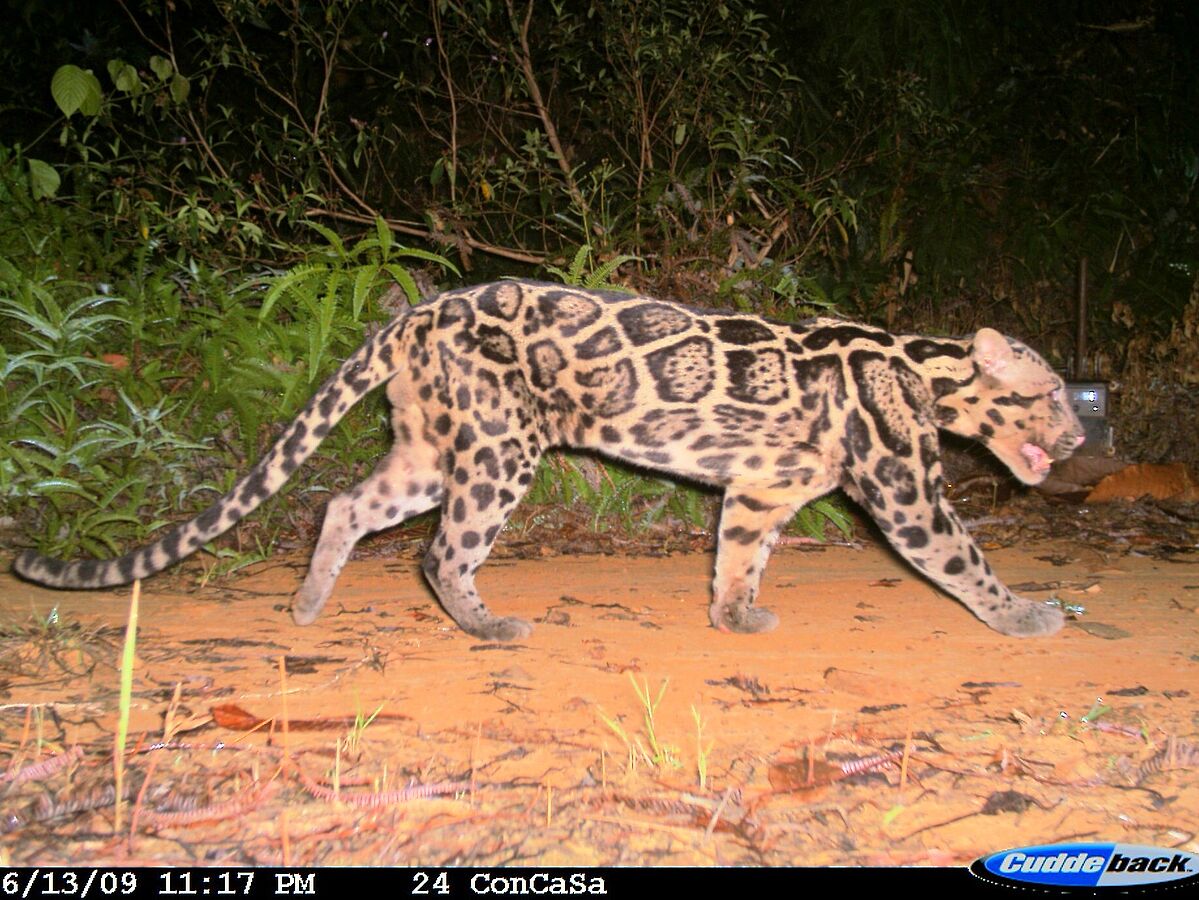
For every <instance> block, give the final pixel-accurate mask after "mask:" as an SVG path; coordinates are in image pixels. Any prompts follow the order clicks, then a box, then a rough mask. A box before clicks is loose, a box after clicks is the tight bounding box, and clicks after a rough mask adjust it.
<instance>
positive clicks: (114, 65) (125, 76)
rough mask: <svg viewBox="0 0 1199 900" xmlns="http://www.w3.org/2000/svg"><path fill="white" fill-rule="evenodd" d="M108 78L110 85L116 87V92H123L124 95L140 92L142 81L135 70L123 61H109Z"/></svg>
mask: <svg viewBox="0 0 1199 900" xmlns="http://www.w3.org/2000/svg"><path fill="white" fill-rule="evenodd" d="M108 76H109V77H110V78H111V79H112V83H113V84H114V85H116V88H117V90H118V91H124V92H125V93H126V94H136V93H137V92H138V91H140V90H141V87H142V79H141V76H139V75H138V74H137V69H135V68H133V66H131V65H129V63H127V62H125V61H124V60H123V59H114V60H110V61H109V63H108Z"/></svg>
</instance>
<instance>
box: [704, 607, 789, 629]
mask: <svg viewBox="0 0 1199 900" xmlns="http://www.w3.org/2000/svg"><path fill="white" fill-rule="evenodd" d="M710 616H711V619H712V624H713V625H714V626H715V627H716V628H718V629H720V630H721V631H734V632H736V633H738V634H759V633H761V632H763V631H774V629H775V628H777V627H778V624H779V617H778V616H776V615H775V614H774V613H772V612H771V611H770V610H768V609H763V608H762V607H760V606H723V607H716V606H713V607H712V609H711V612H710Z"/></svg>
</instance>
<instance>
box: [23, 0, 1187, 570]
mask: <svg viewBox="0 0 1199 900" xmlns="http://www.w3.org/2000/svg"><path fill="white" fill-rule="evenodd" d="M7 9H8V12H7V18H6V19H5V22H4V27H5V34H4V40H3V41H2V42H0V323H2V324H4V325H5V326H6V327H5V328H4V329H3V334H0V343H2V351H0V352H2V354H3V355H2V356H0V366H3V378H4V380H3V384H2V385H0V428H3V431H4V434H5V439H4V441H3V443H2V446H0V503H2V505H3V507H4V511H5V514H6V515H7V516H8V521H9V522H12V523H16V525H18V526H19V529H18V530H19V532H20V533H21V534H24V535H29V534H35V535H41V539H42V546H43V548H49V549H54V550H59V551H74V550H79V549H83V550H87V551H90V552H98V553H103V552H105V550H106V549H107V550H112V549H113V548H114V547H115V546H117V545H119V544H122V543H123V542H125V541H127V540H129V539H133V538H138V537H144V535H145V533H146V531H147V529H153V528H155V527H158V526H159V525H161V524H162V523H163V522H165V521H168V520H170V519H172V518H177V517H179V516H181V515H184V514H186V513H189V512H191V511H194V510H195V509H198V508H199V507H201V506H203V505H204V503H206V502H208V501H209V500H211V498H212V496H213V492H215V491H219V490H222V489H224V488H225V487H227V486H228V484H229V483H230V481H231V478H232V475H233V472H234V470H236V469H237V468H239V467H241V466H244V464H245V462H246V461H247V460H249V459H253V458H256V456H257V455H258V453H260V452H261V449H262V448H263V447H264V446H265V445H266V444H267V442H268V441H269V439H270V435H271V434H272V433H273V432H272V426H274V425H276V424H277V423H278V422H280V421H282V420H284V419H285V418H286V417H287V416H288V415H290V414H292V413H293V412H294V411H296V410H297V409H298V408H299V406H300V405H302V404H303V402H304V401H305V400H306V398H307V396H308V394H309V392H310V391H311V390H312V389H313V387H314V386H315V384H316V383H317V382H318V381H319V379H320V378H321V377H322V376H323V374H325V373H326V372H327V371H328V370H329V368H330V367H331V366H332V365H334V364H335V362H336V360H337V359H338V358H339V357H341V356H344V355H345V354H346V353H348V352H349V351H350V350H351V349H352V347H353V346H355V345H356V343H357V342H358V340H359V339H360V337H361V333H362V330H363V328H364V327H365V326H366V325H367V324H368V323H369V322H371V321H376V320H378V319H380V318H385V317H386V316H387V315H388V309H389V308H394V304H395V303H396V302H397V298H398V302H401V303H402V302H410V301H414V300H416V299H417V298H418V297H419V296H420V295H421V294H422V293H424V292H426V291H427V290H428V289H429V287H430V286H431V285H437V286H449V285H453V284H461V283H469V282H474V281H482V280H486V279H490V278H494V277H499V276H503V275H532V276H536V277H542V278H554V279H561V280H565V281H570V282H574V283H579V284H601V283H619V284H622V285H626V286H630V287H634V288H637V289H640V290H646V291H650V292H653V293H656V294H659V295H662V296H666V297H671V298H674V299H679V300H683V301H686V302H691V303H698V304H707V305H716V306H723V307H736V308H741V309H746V310H752V311H755V312H759V313H762V314H765V315H770V316H774V317H779V318H784V319H792V318H800V317H804V316H808V315H811V314H813V313H814V312H822V311H830V312H833V313H837V314H841V315H846V316H851V317H854V318H859V319H864V320H869V321H871V322H874V323H877V324H882V325H885V326H887V327H889V328H893V329H897V330H921V331H928V332H934V333H967V332H969V331H971V330H973V329H975V328H977V327H980V326H982V325H990V326H994V327H998V328H1001V329H1003V330H1005V331H1007V332H1008V333H1010V334H1013V335H1015V336H1017V337H1020V338H1022V339H1025V340H1027V341H1028V342H1030V343H1031V344H1033V345H1034V346H1036V347H1037V348H1038V349H1040V350H1041V351H1042V352H1043V353H1044V354H1045V355H1046V356H1047V357H1048V358H1050V359H1051V360H1052V361H1053V362H1054V363H1055V364H1059V365H1061V366H1063V367H1067V366H1072V365H1073V359H1074V354H1075V349H1076V347H1075V334H1076V329H1077V317H1076V307H1075V297H1076V293H1077V287H1078V277H1077V276H1078V270H1079V265H1080V261H1081V260H1084V259H1085V260H1086V261H1087V264H1088V265H1087V271H1088V289H1089V307H1088V312H1087V322H1086V325H1087V329H1088V332H1089V335H1090V346H1089V352H1088V353H1087V354H1086V359H1085V360H1084V361H1083V363H1082V366H1081V368H1080V370H1079V371H1077V372H1074V371H1071V374H1072V375H1075V376H1078V377H1085V378H1091V377H1097V378H1105V379H1112V380H1113V381H1114V382H1115V384H1116V386H1117V387H1118V388H1119V393H1118V394H1117V395H1116V396H1117V398H1118V401H1119V406H1118V407H1117V412H1118V415H1117V416H1116V417H1115V421H1116V424H1117V429H1118V431H1117V438H1118V443H1119V447H1120V451H1121V453H1122V454H1124V455H1127V456H1130V457H1134V458H1140V459H1153V460H1157V459H1166V458H1174V459H1185V460H1189V461H1191V462H1192V463H1194V462H1196V461H1199V449H1197V446H1199V441H1197V440H1196V437H1199V413H1196V411H1195V410H1196V407H1197V406H1199V403H1196V394H1197V393H1199V231H1197V229H1196V226H1197V220H1199V210H1197V208H1196V202H1195V186H1196V179H1197V178H1199V116H1197V115H1196V110H1197V109H1199V79H1197V78H1196V66H1197V63H1199V59H1197V48H1199V47H1197V44H1196V35H1197V31H1199V4H1196V3H1194V2H1187V0H1179V2H1168V0H1088V2H1052V3H1045V2H1036V3H1034V2H1026V0H1014V2H1012V0H1008V2H987V0H969V2H965V0H945V2H933V0H845V2H838V3H816V2H794V3H786V2H770V0H724V2H702V3H699V2H697V3H687V2H681V0H663V2H623V0H609V2H569V0H560V2H550V0H537V2H534V3H528V2H517V0H510V2H505V0H490V2H484V0H457V2H454V0H434V2H421V0H417V2H402V0H388V2H382V0H359V2H335V3H316V2H295V0H226V2H186V0H175V2H167V3H164V2H134V0H127V2H111V0H99V2H55V3H49V2H42V0H16V2H10V3H9V4H8V7H7ZM392 284H395V285H398V287H397V288H396V289H394V290H391V291H388V290H387V288H388V286H389V285H392ZM386 440H387V433H386V425H385V417H384V414H383V408H382V404H381V402H373V403H371V404H367V405H366V407H365V408H364V409H363V410H362V411H361V412H360V414H358V415H356V416H355V417H352V418H351V419H350V420H349V421H348V422H347V423H346V425H345V426H343V428H341V429H340V430H339V434H338V435H336V436H334V438H332V439H331V440H330V441H329V443H328V444H327V445H326V447H325V448H323V450H322V453H321V455H320V456H319V457H318V459H317V460H316V463H315V465H313V466H312V467H311V468H312V471H311V473H310V474H308V475H306V476H305V479H306V480H301V481H300V482H299V483H298V485H297V487H296V488H295V489H293V492H294V493H295V497H294V498H293V501H291V502H288V503H287V504H285V505H284V504H281V505H279V506H278V507H277V508H274V510H273V511H271V512H268V515H267V516H265V517H264V518H263V520H262V521H261V522H260V523H259V524H258V525H257V526H255V528H256V529H257V530H256V531H253V532H245V533H242V534H241V535H240V536H239V537H238V538H237V540H238V541H239V542H240V543H239V544H238V546H237V547H236V548H235V549H233V550H230V551H229V552H230V553H232V554H233V557H234V558H235V559H244V558H247V557H248V556H252V555H253V552H254V550H255V547H261V546H265V545H266V544H268V543H269V542H270V541H271V540H272V539H273V538H274V537H275V536H276V535H278V534H280V533H283V532H286V531H290V530H295V529H299V530H303V529H304V528H306V527H307V526H308V525H309V524H310V520H311V518H312V516H313V515H314V513H313V512H312V510H313V508H315V509H316V510H317V512H318V513H319V508H320V505H321V502H322V501H321V498H320V496H319V495H320V493H322V492H323V491H325V490H330V489H336V488H337V487H338V486H340V485H343V484H344V483H347V482H348V481H351V480H353V479H354V478H355V477H358V476H360V475H361V474H362V473H363V470H364V468H366V467H369V465H370V462H371V460H372V459H373V458H375V457H377V455H379V453H380V452H381V451H382V448H383V447H384V446H385V445H386ZM544 468H545V472H546V474H544V476H543V478H542V482H541V483H539V489H538V490H539V492H540V493H538V492H535V494H537V496H535V498H534V499H538V497H539V498H540V499H543V500H546V501H551V500H552V501H554V502H555V503H558V504H565V505H570V504H572V503H574V502H575V501H577V500H583V501H586V502H587V503H589V504H590V506H591V508H593V509H595V510H597V512H596V513H595V515H596V518H597V521H598V520H599V519H600V518H601V517H610V516H615V517H616V518H617V519H618V520H621V521H623V522H624V523H625V524H629V525H638V524H645V523H647V522H651V521H655V520H656V517H661V516H675V517H682V518H686V519H690V520H693V521H697V520H699V519H702V518H703V516H704V512H703V509H704V502H705V501H704V499H703V495H700V494H698V493H697V492H695V491H693V490H691V489H689V488H677V487H675V486H671V485H667V484H666V483H663V482H658V481H657V480H655V479H644V478H640V477H638V476H635V475H633V474H631V473H628V472H627V471H625V470H618V469H615V468H611V469H606V470H604V471H603V472H602V473H601V477H597V476H596V474H595V471H594V470H595V464H594V463H589V462H586V461H580V460H577V459H574V458H571V457H561V458H559V459H557V460H556V461H555V462H554V464H553V465H550V466H547V467H544ZM823 513H824V514H826V515H823V516H818V517H817V518H818V522H817V524H819V522H823V521H824V519H825V518H827V516H832V517H833V518H834V520H835V521H836V516H837V509H836V507H835V505H826V506H825V507H824V508H823ZM812 527H813V528H815V527H816V525H813V526H812Z"/></svg>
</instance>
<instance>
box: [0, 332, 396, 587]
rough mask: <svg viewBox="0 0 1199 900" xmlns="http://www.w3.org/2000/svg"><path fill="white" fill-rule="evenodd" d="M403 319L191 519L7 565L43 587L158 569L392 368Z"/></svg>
mask: <svg viewBox="0 0 1199 900" xmlns="http://www.w3.org/2000/svg"><path fill="white" fill-rule="evenodd" d="M406 321H407V317H406V316H401V317H399V318H397V319H395V320H393V321H392V322H391V323H389V324H388V325H387V326H386V327H385V328H383V329H382V330H381V331H380V332H379V333H378V334H377V335H375V336H374V337H373V338H371V339H370V340H369V341H367V342H366V343H365V344H363V346H362V347H360V348H359V349H358V350H357V351H356V352H355V353H354V355H353V356H351V357H349V358H348V359H347V360H346V361H345V362H344V363H342V365H341V368H339V369H338V370H337V372H336V373H334V375H333V376H332V377H331V378H329V380H328V381H326V382H325V383H324V384H323V385H321V387H320V390H318V391H317V392H316V394H314V395H313V397H312V399H311V400H309V401H308V405H307V406H305V407H304V411H303V412H301V413H300V415H299V416H298V417H297V418H296V419H295V421H293V422H292V423H291V425H289V426H288V427H287V430H286V431H284V432H283V434H282V435H280V437H279V439H278V440H277V441H275V444H274V446H273V447H271V449H270V451H268V452H267V453H266V455H264V456H263V457H262V459H260V460H259V461H258V463H257V464H256V465H255V466H254V467H253V468H252V469H250V471H249V472H248V473H247V474H245V475H243V476H242V477H241V478H240V479H239V480H238V482H237V484H235V485H234V486H233V489H232V490H231V491H229V493H227V494H225V496H223V497H221V499H220V500H218V501H217V502H216V503H214V504H213V505H212V506H210V507H209V508H208V509H207V510H206V511H204V512H202V513H201V514H200V515H198V516H196V517H195V518H194V519H192V520H191V521H189V522H185V523H183V524H182V525H178V526H176V527H174V528H172V529H171V530H170V531H168V532H167V533H166V534H165V535H163V536H162V537H161V538H159V539H158V540H156V541H155V542H154V543H152V544H150V545H148V546H146V547H142V548H140V549H138V550H133V551H130V552H129V553H126V554H125V555H124V556H122V557H119V558H117V559H110V560H97V559H87V560H79V561H76V562H63V561H61V560H57V559H52V558H50V557H48V556H42V555H40V554H38V553H34V552H33V551H32V550H29V551H26V552H24V553H22V554H21V555H20V556H18V557H17V559H16V560H15V561H14V562H13V569H14V570H15V571H16V573H17V574H18V575H20V576H21V577H22V578H25V579H28V580H29V581H34V582H37V583H39V584H44V585H46V586H48V587H56V588H98V587H110V586H112V585H116V584H128V583H129V582H131V581H133V580H134V579H137V578H145V577H146V576H148V575H153V574H154V573H156V572H161V571H162V570H163V569H165V568H167V567H168V566H170V565H172V564H174V563H176V562H178V561H179V560H181V559H183V558H184V557H185V556H189V555H190V554H192V553H194V552H195V551H196V550H197V549H199V548H200V547H202V546H204V545H205V544H206V543H208V542H209V541H211V540H213V539H214V538H216V537H218V536H220V535H221V534H223V533H224V532H226V531H228V530H229V529H230V528H232V527H233V526H234V525H235V524H236V523H237V522H239V521H241V519H243V518H244V517H245V516H247V515H249V514H250V513H251V512H253V511H254V510H255V509H257V508H258V507H259V506H260V505H261V504H262V503H263V501H265V500H266V499H268V498H269V497H271V496H273V495H274V494H276V493H278V491H279V489H280V488H282V487H283V485H284V484H285V483H286V481H287V479H288V478H289V477H291V473H292V472H294V471H295V470H296V469H297V468H299V466H300V465H301V464H302V463H303V462H304V460H306V459H308V457H309V456H311V455H312V453H313V451H314V450H316V448H317V447H318V446H319V445H320V443H321V441H322V440H324V438H325V436H326V435H327V434H328V433H329V431H330V430H331V429H332V428H333V426H334V425H336V424H337V423H338V422H339V421H340V420H341V418H342V416H344V415H345V414H346V412H348V411H349V409H350V407H351V406H353V405H354V404H355V403H357V402H358V401H359V400H361V399H362V397H364V396H365V395H366V394H367V393H368V392H369V391H370V390H371V389H372V388H375V387H377V386H378V385H380V384H382V383H383V382H384V381H386V380H387V379H388V378H389V377H390V376H391V375H393V374H394V372H395V368H394V366H395V365H397V364H398V363H399V362H400V359H399V352H398V345H399V342H400V338H401V336H402V334H403V331H404V327H405V323H406Z"/></svg>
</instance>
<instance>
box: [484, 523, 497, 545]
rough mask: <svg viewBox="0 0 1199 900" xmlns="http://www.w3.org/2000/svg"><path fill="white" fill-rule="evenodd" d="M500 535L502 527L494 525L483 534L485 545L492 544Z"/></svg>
mask: <svg viewBox="0 0 1199 900" xmlns="http://www.w3.org/2000/svg"><path fill="white" fill-rule="evenodd" d="M499 533H500V526H499V525H492V526H491V527H490V528H488V529H487V530H486V531H485V532H483V543H485V544H490V543H491V542H492V541H494V540H495V536H496V535H497V534H499Z"/></svg>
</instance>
